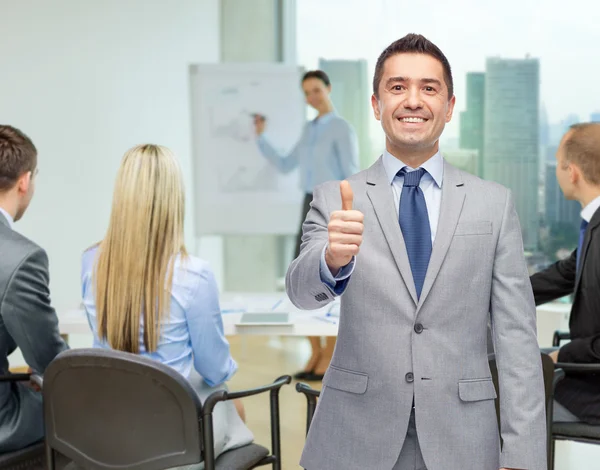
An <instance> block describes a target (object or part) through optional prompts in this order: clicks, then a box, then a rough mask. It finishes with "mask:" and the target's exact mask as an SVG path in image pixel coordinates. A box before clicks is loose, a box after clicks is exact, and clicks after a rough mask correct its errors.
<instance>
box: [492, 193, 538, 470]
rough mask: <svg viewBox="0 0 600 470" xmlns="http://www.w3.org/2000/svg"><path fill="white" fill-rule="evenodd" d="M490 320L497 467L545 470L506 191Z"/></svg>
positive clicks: (531, 321) (515, 224) (532, 326)
mask: <svg viewBox="0 0 600 470" xmlns="http://www.w3.org/2000/svg"><path fill="white" fill-rule="evenodd" d="M490 316H491V323H492V332H493V336H494V344H495V350H496V363H497V367H498V379H499V389H500V390H499V395H500V416H501V435H502V440H503V447H502V452H501V455H500V467H506V468H522V469H528V470H543V469H546V424H545V423H546V422H545V418H546V410H545V404H544V401H545V398H544V383H543V377H542V367H541V357H540V350H539V347H538V343H537V334H536V310H535V304H534V299H533V294H532V290H531V283H530V281H529V276H528V272H527V266H526V263H525V256H524V251H523V240H522V235H521V228H520V225H519V220H518V217H517V213H516V211H515V207H514V203H513V200H512V195H511V193H510V192H509V191H507V196H506V201H505V205H504V211H503V218H502V223H501V226H500V233H499V237H498V241H497V246H496V253H495V259H494V267H493V277H492V289H491V298H490Z"/></svg>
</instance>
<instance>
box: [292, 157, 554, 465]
mask: <svg viewBox="0 0 600 470" xmlns="http://www.w3.org/2000/svg"><path fill="white" fill-rule="evenodd" d="M349 181H350V184H351V185H352V189H353V191H354V208H355V209H357V210H359V211H361V212H363V213H364V217H365V222H364V223H365V231H364V236H363V244H362V247H361V250H360V254H359V255H358V256H357V259H356V267H355V270H354V273H353V274H352V276H351V278H350V280H349V282H348V284H347V287H346V290H345V291H344V293H343V294H342V298H341V318H340V322H339V333H338V340H337V344H336V348H335V353H334V355H333V359H332V361H331V365H330V367H329V369H328V370H327V373H326V375H325V378H324V380H323V391H322V394H321V398H320V399H319V404H318V408H317V411H316V414H315V416H314V421H313V422H312V425H311V428H310V432H309V435H308V437H307V442H306V445H305V449H304V452H303V455H302V460H301V465H302V466H303V467H304V468H306V469H308V470H337V469H339V470H351V469H364V468H369V469H373V470H379V469H381V470H384V469H385V470H387V469H391V468H392V467H393V466H394V463H395V462H396V460H397V458H398V456H399V454H400V451H401V449H402V445H403V443H404V438H405V435H406V430H407V425H408V420H409V417H410V414H411V408H412V403H413V397H414V402H415V416H416V426H417V433H418V437H419V442H420V445H421V450H422V453H423V457H424V459H425V463H426V465H427V468H428V470H448V469H449V470H457V469H461V470H498V468H500V467H503V466H504V467H508V468H518V469H528V470H546V468H547V467H546V440H545V432H546V431H545V407H544V388H543V379H542V369H541V361H540V352H539V349H538V344H537V338H536V317H535V305H534V302H533V295H532V290H531V283H530V282H529V277H528V274H527V268H526V264H525V260H524V254H523V243H522V238H521V230H520V226H519V221H518V218H517V214H516V212H515V208H514V205H513V201H512V196H511V194H510V192H509V191H508V190H507V189H505V188H504V187H502V186H500V185H498V184H495V183H491V182H486V181H483V180H481V179H479V178H476V177H474V176H472V175H469V174H467V173H464V172H462V171H460V170H458V169H456V168H454V167H453V166H451V165H449V164H448V163H445V164H444V179H443V184H442V186H443V187H442V203H441V204H442V205H441V211H440V218H439V222H438V231H437V235H436V239H435V243H434V245H433V251H432V255H431V260H430V263H429V269H428V271H427V276H426V279H425V283H424V287H423V292H422V294H421V298H420V299H419V300H417V296H416V291H415V286H414V282H413V279H412V274H411V269H410V264H409V261H408V255H407V253H406V247H405V245H404V240H403V238H402V232H401V230H400V227H399V224H398V216H397V214H396V209H395V206H394V200H393V193H392V189H391V186H390V184H389V181H388V180H387V179H386V175H385V170H384V167H383V164H382V161H381V159H379V160H378V161H377V162H376V163H375V164H374V165H373V166H372V167H371V168H369V169H368V170H365V171H363V172H360V173H358V174H356V175H354V176H353V177H351V178H350V179H349ZM340 208H341V198H340V190H339V183H338V182H331V183H326V184H324V185H322V186H320V187H318V188H317V189H316V191H315V192H314V201H313V203H312V207H311V210H310V212H309V214H308V215H307V218H306V221H305V223H304V226H303V232H304V234H303V243H302V250H301V253H300V255H299V257H298V258H297V259H296V260H294V262H293V263H292V264H291V266H290V268H289V270H288V273H287V278H286V286H287V292H288V295H289V297H290V299H291V300H292V302H293V303H294V304H295V305H296V306H298V307H299V308H302V309H316V308H319V307H323V306H324V305H325V304H327V303H328V302H331V301H332V300H333V299H334V295H333V293H332V292H331V291H330V290H329V288H327V287H326V286H325V285H324V284H323V283H322V282H321V280H320V276H319V263H320V257H321V252H322V250H323V248H324V247H325V245H326V243H327V224H328V221H329V214H330V213H331V212H332V211H334V210H338V209H340ZM488 320H490V321H491V324H492V329H493V337H494V343H495V349H496V357H497V363H498V369H499V381H500V388H501V394H500V395H501V400H500V407H501V415H502V418H501V421H502V423H501V428H502V433H501V436H502V439H503V443H504V444H503V448H502V450H501V449H500V439H499V433H498V425H497V419H496V413H495V407H494V399H495V398H496V392H495V389H494V385H493V383H492V378H491V374H490V370H489V366H488V356H487V325H488Z"/></svg>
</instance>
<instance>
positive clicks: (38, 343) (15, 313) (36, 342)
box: [0, 213, 66, 453]
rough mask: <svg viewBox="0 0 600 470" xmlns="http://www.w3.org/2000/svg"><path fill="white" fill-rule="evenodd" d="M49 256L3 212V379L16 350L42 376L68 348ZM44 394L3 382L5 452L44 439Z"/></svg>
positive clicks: (1, 443) (0, 413)
mask: <svg viewBox="0 0 600 470" xmlns="http://www.w3.org/2000/svg"><path fill="white" fill-rule="evenodd" d="M48 282H49V278H48V257H47V256H46V253H45V252H44V250H42V249H41V248H40V247H38V246H37V245H35V244H34V243H33V242H31V241H30V240H28V239H27V238H25V237H23V236H22V235H20V234H18V233H17V232H14V231H12V230H11V229H10V227H9V225H8V221H7V220H6V219H5V218H4V216H3V215H2V214H1V213H0V375H6V374H8V359H7V356H8V355H9V354H10V353H12V352H13V351H14V350H15V349H16V348H17V347H19V348H20V349H21V352H22V353H23V357H24V358H25V361H27V364H29V366H30V367H31V368H32V369H33V370H34V371H36V372H39V373H43V372H44V371H45V370H46V367H47V366H48V364H49V363H50V361H52V359H54V357H55V356H56V355H57V354H58V353H60V352H61V351H62V350H64V349H66V345H65V343H64V341H63V340H62V338H61V337H60V335H59V332H58V318H57V316H56V313H55V312H54V309H53V308H52V306H51V305H50V292H49V289H48ZM42 417H43V416H42V396H41V393H37V392H34V391H33V390H32V389H30V388H28V387H26V386H24V385H23V384H17V383H8V382H0V453H2V452H8V451H11V450H16V449H20V448H23V447H25V446H27V445H29V444H31V443H33V442H35V441H38V440H40V439H41V438H42V437H43V435H44V431H43V420H42Z"/></svg>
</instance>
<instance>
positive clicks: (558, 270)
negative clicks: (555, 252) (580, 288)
mask: <svg viewBox="0 0 600 470" xmlns="http://www.w3.org/2000/svg"><path fill="white" fill-rule="evenodd" d="M576 266H577V250H575V251H573V253H571V256H569V257H568V258H567V259H564V260H562V261H558V262H557V263H554V264H553V265H551V266H549V267H548V268H546V269H544V270H543V271H540V272H538V273H535V274H534V275H533V276H531V278H530V279H531V287H532V288H533V296H534V298H535V304H536V305H540V304H545V303H546V302H550V301H552V300H556V299H560V298H561V297H564V296H565V295H569V294H572V293H573V291H574V289H575V276H576V272H577V268H576Z"/></svg>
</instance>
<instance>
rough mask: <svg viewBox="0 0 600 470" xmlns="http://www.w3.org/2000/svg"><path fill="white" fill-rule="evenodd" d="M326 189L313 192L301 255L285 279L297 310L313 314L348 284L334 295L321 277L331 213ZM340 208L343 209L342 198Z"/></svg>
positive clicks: (344, 285) (304, 226)
mask: <svg viewBox="0 0 600 470" xmlns="http://www.w3.org/2000/svg"><path fill="white" fill-rule="evenodd" d="M326 184H328V183H326ZM333 184H339V183H333ZM324 187H325V186H324V185H321V186H317V187H316V188H315V190H314V193H313V200H312V203H311V207H310V210H309V212H308V215H307V216H306V220H305V221H304V224H303V225H302V246H301V249H300V255H299V256H298V257H297V258H296V259H295V260H294V261H293V262H292V264H291V265H290V267H289V268H288V271H287V275H286V282H285V285H286V291H287V294H288V297H289V298H290V300H291V301H292V303H293V304H294V305H295V306H296V307H298V308H300V309H303V310H314V309H317V308H321V307H324V306H325V305H327V304H329V303H330V302H331V301H332V300H334V299H335V296H336V295H339V294H341V291H343V290H344V289H345V287H346V285H347V283H348V282H349V278H346V279H344V280H343V281H341V282H340V283H339V284H340V290H341V291H340V292H334V290H333V289H332V288H331V287H330V286H329V285H328V284H327V283H326V282H324V281H325V279H323V278H322V277H321V255H322V253H323V250H324V249H325V247H326V246H327V242H328V240H329V236H328V233H327V225H328V224H329V212H328V209H327V203H326V200H325V194H324ZM339 205H340V207H341V198H340V201H339ZM336 290H337V289H336Z"/></svg>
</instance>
